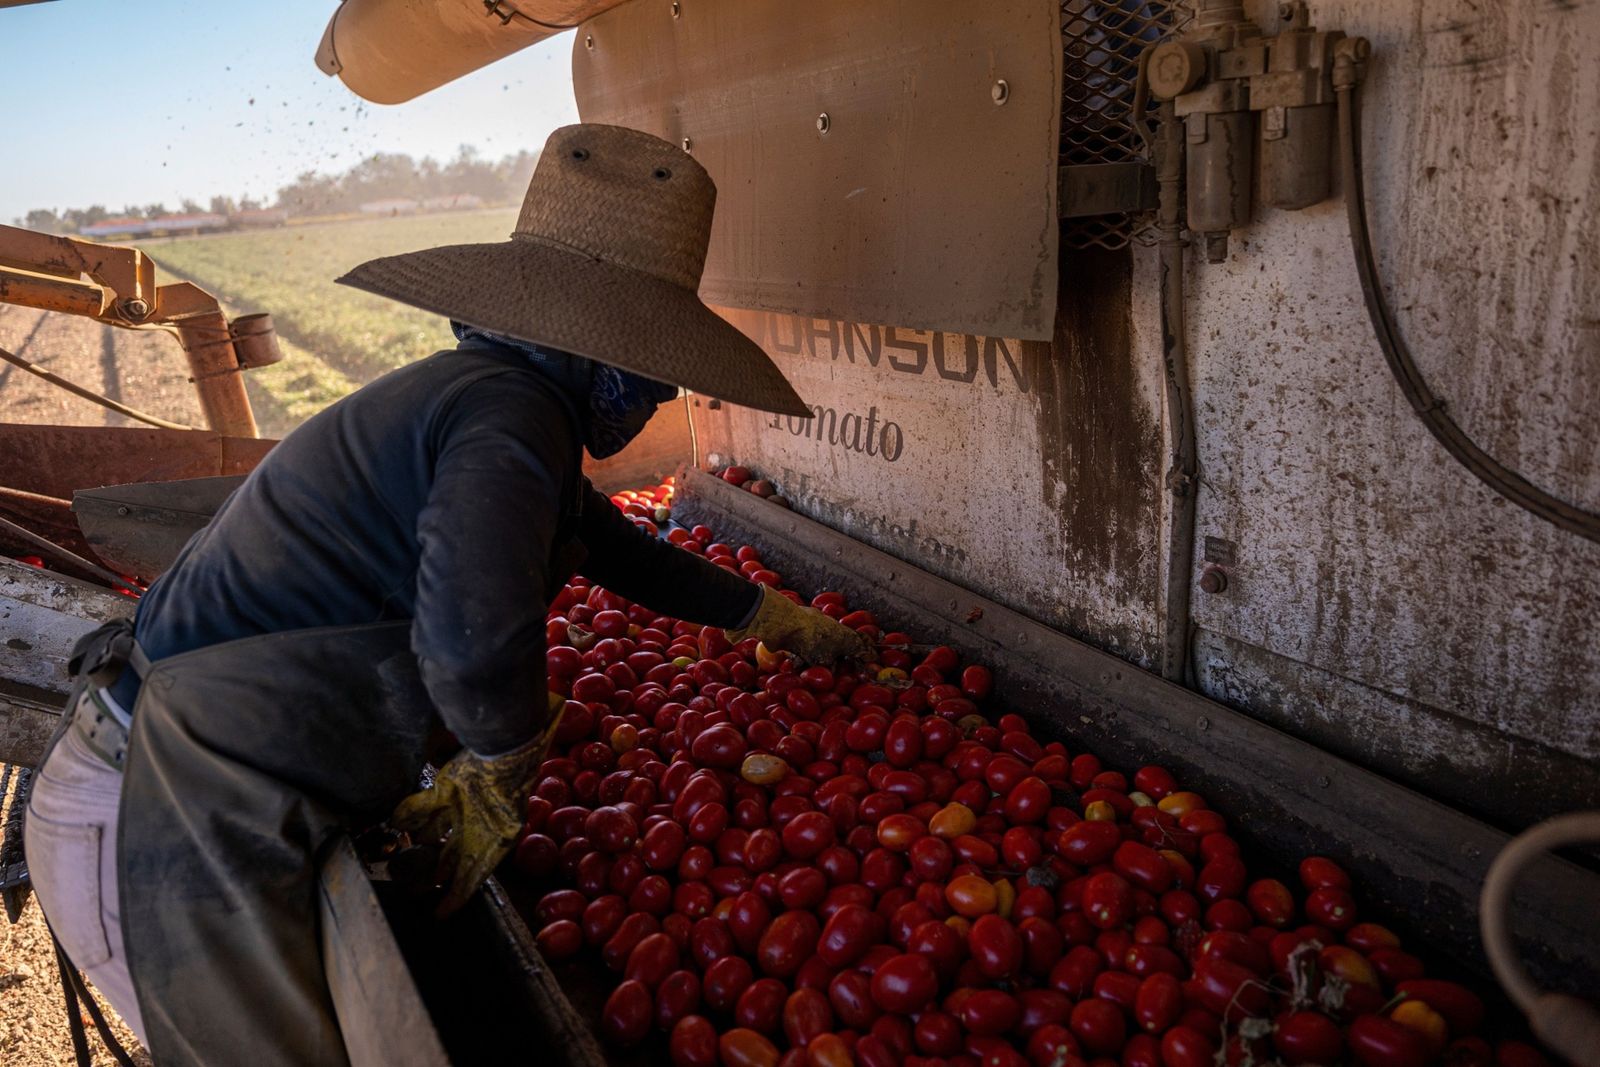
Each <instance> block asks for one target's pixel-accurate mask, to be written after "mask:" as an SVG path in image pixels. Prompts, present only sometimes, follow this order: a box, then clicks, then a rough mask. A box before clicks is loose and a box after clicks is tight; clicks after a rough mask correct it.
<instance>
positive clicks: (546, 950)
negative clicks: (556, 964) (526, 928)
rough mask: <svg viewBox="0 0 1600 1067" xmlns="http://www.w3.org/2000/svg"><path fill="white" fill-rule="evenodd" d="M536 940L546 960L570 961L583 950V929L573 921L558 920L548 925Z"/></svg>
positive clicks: (540, 952)
mask: <svg viewBox="0 0 1600 1067" xmlns="http://www.w3.org/2000/svg"><path fill="white" fill-rule="evenodd" d="M534 940H535V941H536V942H537V943H538V946H539V954H540V955H542V956H544V957H545V959H548V960H564V959H570V958H571V957H573V956H576V955H577V954H578V950H579V949H581V948H583V929H582V928H581V927H579V925H578V924H577V923H575V922H573V921H572V920H571V919H557V920H555V921H554V922H552V923H548V924H546V925H545V926H544V928H543V929H541V930H540V931H539V935H538V937H536V938H535V939H534Z"/></svg>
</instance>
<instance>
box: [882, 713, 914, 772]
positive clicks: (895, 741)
mask: <svg viewBox="0 0 1600 1067" xmlns="http://www.w3.org/2000/svg"><path fill="white" fill-rule="evenodd" d="M922 748H923V738H922V727H921V726H920V725H919V724H918V722H917V720H916V719H915V718H912V717H909V716H906V717H903V718H897V719H895V720H894V721H893V722H891V723H890V724H889V729H888V731H887V732H886V733H885V735H884V739H883V756H884V761H885V762H887V763H888V764H889V766H891V767H899V768H901V769H910V768H911V767H915V766H916V764H917V761H918V760H919V759H921V758H922Z"/></svg>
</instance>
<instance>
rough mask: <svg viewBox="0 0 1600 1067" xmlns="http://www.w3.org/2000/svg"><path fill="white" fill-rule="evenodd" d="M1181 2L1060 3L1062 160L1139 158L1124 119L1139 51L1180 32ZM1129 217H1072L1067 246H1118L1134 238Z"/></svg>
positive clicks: (1185, 12) (1185, 15)
mask: <svg viewBox="0 0 1600 1067" xmlns="http://www.w3.org/2000/svg"><path fill="white" fill-rule="evenodd" d="M1192 17H1193V15H1192V12H1191V11H1190V9H1189V4H1188V3H1187V2H1186V0H1062V3H1061V44H1062V49H1063V51H1064V53H1065V63H1064V64H1063V67H1062V80H1061V162H1062V163H1064V164H1071V163H1122V162H1126V161H1128V160H1131V159H1138V158H1140V157H1141V156H1142V155H1143V153H1144V146H1143V145H1141V144H1140V143H1139V135H1138V133H1136V132H1135V131H1134V129H1133V125H1132V124H1131V123H1130V122H1129V121H1128V119H1129V115H1128V109H1129V106H1130V105H1131V104H1132V102H1133V83H1134V75H1135V73H1136V72H1137V70H1138V66H1139V53H1140V52H1142V51H1144V49H1145V47H1146V46H1147V45H1149V44H1151V43H1153V42H1155V41H1159V40H1161V39H1162V38H1163V37H1165V36H1167V35H1168V34H1170V33H1172V32H1173V31H1174V30H1178V29H1181V28H1182V27H1183V26H1184V25H1185V24H1186V23H1187V22H1188V21H1189V19H1190V18H1192ZM1134 223H1135V219H1134V217H1133V216H1131V215H1100V216H1096V217H1093V218H1083V219H1070V220H1068V222H1067V225H1066V226H1065V228H1064V229H1063V230H1062V235H1061V236H1062V241H1063V243H1064V244H1065V245H1066V247H1068V248H1091V247H1099V248H1122V247H1124V246H1125V245H1127V243H1128V242H1129V241H1130V240H1132V239H1133V231H1134Z"/></svg>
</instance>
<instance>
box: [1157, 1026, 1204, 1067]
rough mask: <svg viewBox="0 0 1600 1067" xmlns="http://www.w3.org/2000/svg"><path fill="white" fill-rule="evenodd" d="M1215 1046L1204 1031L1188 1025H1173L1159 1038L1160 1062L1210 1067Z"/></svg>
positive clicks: (1178, 1066) (1180, 1066) (1173, 1066)
mask: <svg viewBox="0 0 1600 1067" xmlns="http://www.w3.org/2000/svg"><path fill="white" fill-rule="evenodd" d="M1216 1054H1217V1046H1216V1045H1215V1044H1214V1043H1213V1042H1212V1040H1211V1039H1210V1038H1209V1037H1207V1036H1206V1035H1205V1034H1204V1033H1202V1032H1201V1031H1199V1030H1196V1029H1194V1028H1193V1027H1190V1026H1174V1027H1173V1028H1172V1029H1170V1030H1168V1031H1167V1032H1166V1033H1165V1034H1164V1035H1162V1038H1161V1062H1162V1064H1164V1065H1165V1067H1211V1063H1212V1058H1213V1057H1214V1056H1216Z"/></svg>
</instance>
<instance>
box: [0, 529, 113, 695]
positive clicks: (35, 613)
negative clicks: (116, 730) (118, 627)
mask: <svg viewBox="0 0 1600 1067" xmlns="http://www.w3.org/2000/svg"><path fill="white" fill-rule="evenodd" d="M133 609H134V602H133V601H132V600H130V599H129V598H128V597H126V596H122V595H120V594H117V593H112V592H110V591H108V590H106V589H104V588H102V587H100V586H94V585H89V584H88V583H86V582H79V581H74V580H73V579H71V578H65V577H62V576H61V575H59V574H53V573H51V572H50V571H44V570H40V569H39V568H37V567H30V566H28V565H26V564H23V563H16V562H13V561H12V560H8V559H0V678H4V679H7V680H9V681H12V682H20V683H23V684H25V685H30V686H36V687H38V688H40V689H45V690H49V691H52V692H57V693H63V694H64V693H66V691H67V675H66V663H67V657H68V656H69V655H70V654H71V652H72V645H73V643H74V642H76V641H77V640H78V638H79V637H80V636H82V635H83V634H85V633H87V632H88V631H90V630H92V629H94V628H95V627H96V626H99V625H100V624H101V623H103V622H108V621H110V620H111V619H117V618H126V617H129V616H131V615H132V614H133Z"/></svg>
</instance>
